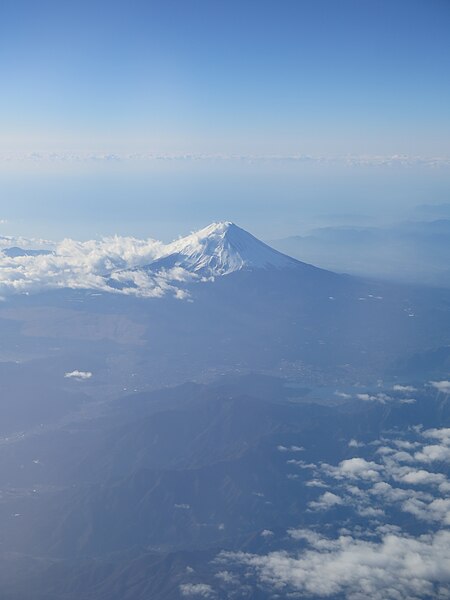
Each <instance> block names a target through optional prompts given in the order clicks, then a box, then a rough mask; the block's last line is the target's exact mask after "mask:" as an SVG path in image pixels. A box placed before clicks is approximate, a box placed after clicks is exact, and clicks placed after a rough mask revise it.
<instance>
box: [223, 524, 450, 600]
mask: <svg viewBox="0 0 450 600" xmlns="http://www.w3.org/2000/svg"><path fill="white" fill-rule="evenodd" d="M300 537H303V539H305V540H306V541H307V543H308V544H309V548H307V549H306V550H305V551H303V552H301V553H299V554H297V555H293V554H289V553H287V552H272V553H270V554H267V555H262V556H261V555H256V554H248V553H244V552H240V553H222V555H221V557H222V560H223V561H225V562H229V563H237V564H239V565H241V566H244V567H246V568H247V569H248V571H249V573H252V574H253V575H255V576H256V577H257V578H258V579H259V580H260V582H261V583H262V584H265V585H266V586H268V587H270V588H273V589H274V590H277V591H278V592H279V591H281V590H283V591H286V592H288V591H293V592H297V593H299V594H302V595H305V596H315V597H323V598H327V597H335V596H338V595H343V596H344V597H345V598H347V599H348V600H366V599H367V598H371V600H413V599H414V600H419V599H420V600H423V599H425V598H448V595H449V593H450V588H449V585H450V570H449V568H448V565H449V564H450V532H448V531H439V532H437V533H434V534H429V535H423V536H420V537H417V538H412V537H409V536H407V535H402V534H399V533H389V534H386V535H384V536H383V537H382V538H381V539H380V540H379V541H376V542H374V541H367V540H363V539H355V538H353V537H351V536H348V535H345V536H340V537H339V538H337V539H330V538H328V537H325V536H322V535H319V534H316V533H314V532H311V531H306V532H298V534H297V536H296V539H300Z"/></svg>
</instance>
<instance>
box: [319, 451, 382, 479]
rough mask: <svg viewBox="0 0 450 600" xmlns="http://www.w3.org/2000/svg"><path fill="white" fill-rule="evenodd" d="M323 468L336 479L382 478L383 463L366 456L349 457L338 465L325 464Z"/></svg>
mask: <svg viewBox="0 0 450 600" xmlns="http://www.w3.org/2000/svg"><path fill="white" fill-rule="evenodd" d="M322 469H323V470H324V471H325V472H326V473H327V474H328V475H330V476H331V477H334V478H335V479H371V480H377V479H379V478H380V473H379V472H380V471H381V470H382V467H381V465H379V464H378V463H376V462H373V461H367V460H365V459H364V458H359V457H356V458H349V459H347V460H343V461H341V462H340V463H339V465H338V466H337V467H333V466H332V465H327V464H323V465H322Z"/></svg>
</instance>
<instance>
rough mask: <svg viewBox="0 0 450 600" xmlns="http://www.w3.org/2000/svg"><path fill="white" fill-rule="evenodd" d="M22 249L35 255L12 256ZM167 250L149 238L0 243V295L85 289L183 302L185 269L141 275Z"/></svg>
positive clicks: (5, 239)
mask: <svg viewBox="0 0 450 600" xmlns="http://www.w3.org/2000/svg"><path fill="white" fill-rule="evenodd" d="M10 248H16V249H17V248H21V249H25V250H28V251H32V250H35V251H38V250H39V251H46V252H45V253H39V252H35V253H34V254H26V253H25V252H24V253H18V254H17V253H10V252H8V251H7V249H10ZM164 249H165V245H164V244H163V243H162V242H159V241H157V240H153V239H146V240H141V239H137V238H133V237H120V236H114V237H107V238H103V239H101V240H89V241H85V242H79V241H76V240H72V239H65V240H63V241H61V242H59V243H52V242H50V241H48V240H32V239H27V238H20V237H19V238H14V237H1V238H0V296H3V297H5V296H8V295H11V294H18V293H19V294H20V293H33V292H39V291H42V290H49V289H63V288H70V289H89V290H96V291H99V292H102V291H103V292H110V293H117V294H128V295H135V296H141V297H161V296H163V295H165V294H172V295H174V296H175V297H184V296H185V295H186V294H185V292H184V290H183V289H181V288H180V283H183V282H186V281H189V280H191V279H192V278H193V276H192V274H189V273H187V272H186V271H184V270H183V269H180V268H173V269H169V270H164V269H161V270H159V271H158V272H157V273H153V272H148V271H145V270H142V269H141V267H143V266H145V265H147V264H149V263H151V262H152V261H154V260H156V259H157V258H159V257H160V256H161V255H162V254H163V253H164Z"/></svg>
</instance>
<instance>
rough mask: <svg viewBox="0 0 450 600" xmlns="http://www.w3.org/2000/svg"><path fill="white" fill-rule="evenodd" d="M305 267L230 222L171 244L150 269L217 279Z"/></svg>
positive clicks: (213, 225)
mask: <svg viewBox="0 0 450 600" xmlns="http://www.w3.org/2000/svg"><path fill="white" fill-rule="evenodd" d="M301 264H302V263H300V262H299V261H298V260H295V259H294V258H291V257H289V256H286V255H285V254H282V253H281V252H278V251H277V250H274V249H273V248H270V247H269V246H267V245H266V244H264V243H263V242H261V241H260V240H258V239H257V238H255V237H254V236H253V235H251V234H250V233H248V232H247V231H244V230H243V229H241V228H240V227H238V226H237V225H235V224H234V223H230V222H228V221H226V222H222V223H212V224H211V225H208V227H205V228H204V229H201V230H200V231H197V232H195V233H192V234H191V235H188V236H186V237H184V238H181V239H179V240H176V241H175V242H172V243H171V244H168V245H167V246H166V247H165V249H164V252H163V254H162V256H161V257H160V258H159V259H158V260H156V261H154V262H153V263H151V264H150V265H149V266H148V268H149V269H151V270H154V269H156V268H159V267H163V268H173V267H181V268H183V269H185V270H187V271H189V272H191V273H195V274H199V275H207V276H217V275H228V274H229V273H233V272H234V271H240V270H243V269H268V268H276V269H287V268H293V267H298V266H299V265H301Z"/></svg>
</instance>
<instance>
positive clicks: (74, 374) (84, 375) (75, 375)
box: [64, 370, 92, 381]
mask: <svg viewBox="0 0 450 600" xmlns="http://www.w3.org/2000/svg"><path fill="white" fill-rule="evenodd" d="M64 377H65V378H66V379H76V380H78V381H86V379H90V378H91V377H92V373H91V371H78V370H75V371H68V372H67V373H64Z"/></svg>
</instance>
